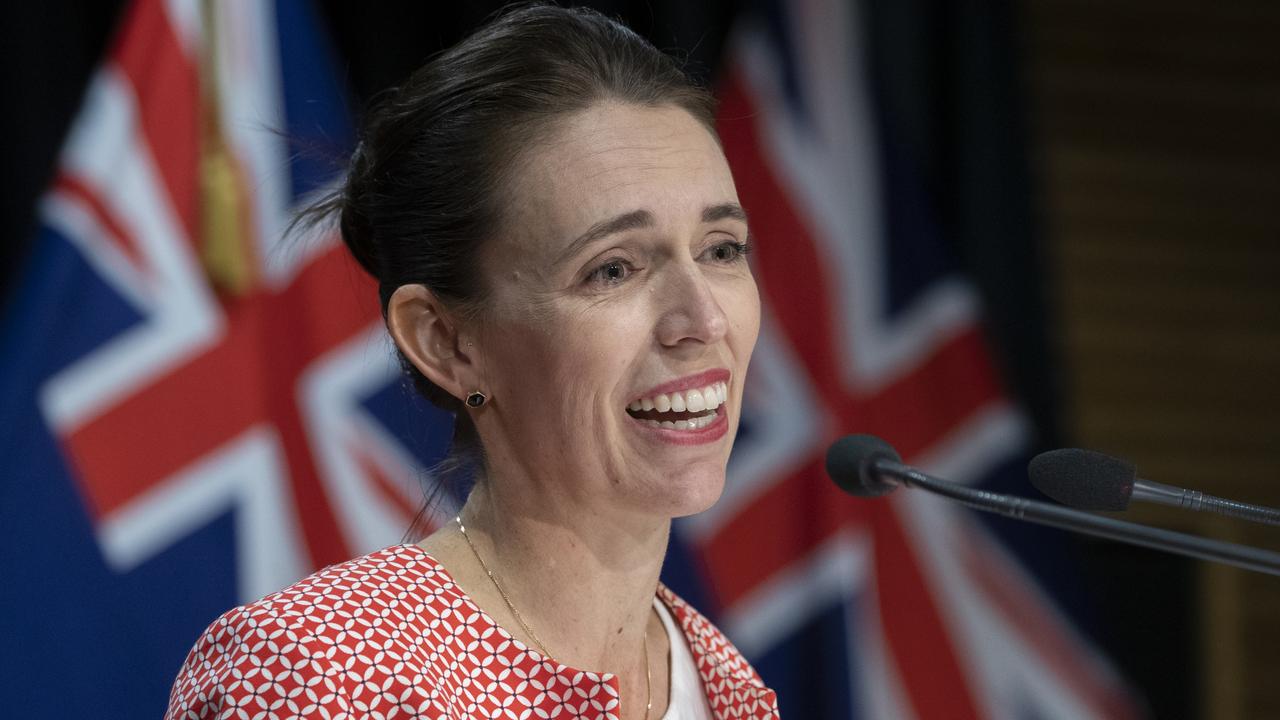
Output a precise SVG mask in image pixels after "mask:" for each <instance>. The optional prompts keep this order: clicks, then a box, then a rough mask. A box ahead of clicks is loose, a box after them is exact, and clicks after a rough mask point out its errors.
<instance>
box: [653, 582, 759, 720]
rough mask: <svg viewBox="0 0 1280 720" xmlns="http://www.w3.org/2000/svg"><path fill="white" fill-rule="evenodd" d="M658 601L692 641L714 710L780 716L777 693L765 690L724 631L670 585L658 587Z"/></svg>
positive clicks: (756, 715) (757, 675)
mask: <svg viewBox="0 0 1280 720" xmlns="http://www.w3.org/2000/svg"><path fill="white" fill-rule="evenodd" d="M658 598H659V599H660V600H662V602H663V603H664V604H665V605H666V606H667V608H668V609H669V610H670V611H671V615H672V617H674V618H675V620H676V623H677V624H678V625H679V626H680V629H681V631H682V632H683V633H684V636H685V639H686V640H688V642H689V649H690V651H691V652H692V654H693V659H694V662H695V663H696V664H697V666H698V674H699V675H701V676H702V682H703V686H704V687H705V688H706V690H707V699H708V701H709V702H710V703H711V707H712V709H713V710H716V711H719V710H721V709H722V708H724V707H726V706H727V707H732V708H734V709H735V711H737V712H738V713H745V714H740V715H738V716H741V717H777V712H778V701H777V696H776V694H775V693H774V691H773V690H770V689H769V688H767V687H765V684H764V681H762V680H761V679H760V675H759V674H758V673H756V670H755V668H753V667H751V663H749V662H747V659H746V658H745V657H743V655H742V653H741V652H739V651H738V648H736V647H734V645H733V643H732V642H730V641H729V638H728V637H726V636H725V634H724V633H723V632H721V631H720V628H718V627H716V626H715V624H714V623H712V622H711V620H709V619H707V617H706V616H704V615H703V614H702V613H700V612H698V611H697V610H696V609H694V607H693V606H692V605H690V604H689V603H687V602H685V601H684V599H683V598H681V597H680V596H679V595H676V594H675V593H674V592H672V591H671V589H670V588H668V587H667V586H666V585H659V586H658Z"/></svg>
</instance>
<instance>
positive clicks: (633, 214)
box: [169, 7, 777, 720]
mask: <svg viewBox="0 0 1280 720" xmlns="http://www.w3.org/2000/svg"><path fill="white" fill-rule="evenodd" d="M315 212H316V213H317V214H318V215H324V214H327V213H330V212H335V213H338V214H340V216H341V229H342V235H343V238H344V240H345V241H346V242H347V244H348V246H349V247H350V248H351V250H352V252H353V253H354V254H355V257H356V258H357V259H358V260H359V261H360V263H361V264H362V265H363V266H364V268H365V269H366V270H368V271H369V272H370V273H371V274H372V275H374V276H375V277H376V278H377V279H378V282H379V285H380V288H381V290H380V295H381V301H382V306H383V309H384V313H385V316H386V320H387V327H388V329H389V331H390V333H391V336H392V337H393V338H394V340H395V343H396V347H397V348H398V350H399V352H400V354H401V359H402V360H403V362H404V365H405V368H406V371H407V372H409V373H410V374H411V375H412V376H413V378H414V380H415V381H416V384H417V386H418V388H419V389H420V390H421V391H422V392H423V393H424V394H425V395H426V396H427V397H428V398H430V399H431V400H432V401H433V402H435V403H437V404H439V405H441V406H442V407H445V408H447V409H450V410H452V411H454V412H456V413H457V423H456V427H455V437H454V447H453V452H454V453H463V454H469V455H470V457H471V458H472V460H473V464H474V465H475V466H476V467H477V468H478V470H477V475H478V478H477V481H476V484H475V487H474V489H473V490H472V492H471V494H470V496H469V497H468V499H467V501H466V503H465V505H464V507H463V509H462V511H461V513H460V515H459V517H458V518H457V519H456V520H455V521H454V522H453V523H450V524H448V525H446V526H445V527H443V528H441V529H440V530H439V531H437V532H435V533H434V534H432V535H431V536H429V537H427V538H426V539H424V540H422V541H421V542H420V543H418V544H417V545H406V546H400V547H393V548H388V549H386V550H382V551H379V552H376V553H373V554H371V555H368V556H365V557H363V558H358V559H356V560H353V561H350V562H347V563H344V564H341V565H337V566H334V567H331V568H328V569H326V570H323V571H321V572H319V573H317V574H315V575H313V576H311V577H309V578H306V579H304V580H302V581H301V582H299V583H297V584H296V585H294V586H292V587H290V588H287V589H286V590H284V591H282V592H280V593H276V594H274V595H271V596H268V597H267V598H264V599H263V600H261V601H259V602H257V603H253V604H251V605H248V606H246V607H243V608H237V609H235V610H232V611H231V612H229V613H227V614H226V615H224V616H223V617H222V618H220V619H219V620H218V621H217V622H215V623H214V624H213V625H212V626H211V627H210V628H209V630H208V631H206V633H205V635H204V636H203V637H202V638H201V640H200V641H199V642H198V643H197V645H196V647H195V648H194V649H193V650H192V652H191V654H190V656H189V657H188V659H187V663H186V665H185V667H184V668H183V670H182V673H181V674H180V676H179V678H178V681H177V684H176V685H175V687H174V691H173V695H172V698H171V704H170V710H169V716H170V717H174V718H179V717H238V716H240V715H239V714H238V713H240V712H241V711H243V713H244V715H245V716H246V717H259V716H262V717H295V716H312V715H314V716H316V717H338V716H347V717H366V716H369V717H391V716H393V715H395V716H402V717H432V718H436V717H440V718H444V717H447V718H464V717H526V716H528V717H593V718H595V717H599V718H606V717H607V718H621V719H622V720H633V719H635V720H638V719H640V718H655V719H656V718H663V717H669V718H710V717H775V716H776V713H777V710H776V702H775V698H774V696H773V693H772V691H770V690H767V689H766V688H765V687H764V686H763V685H762V684H761V683H760V680H759V678H758V677H757V676H756V674H755V672H754V671H753V670H752V669H751V668H750V666H749V665H748V664H747V663H746V661H745V660H743V658H742V657H741V656H740V655H739V654H738V653H737V651H736V650H735V649H734V648H733V647H732V646H731V645H729V644H728V643H727V641H726V640H725V639H724V637H723V636H722V635H721V634H720V633H719V631H717V630H716V629H715V628H714V627H712V626H711V625H710V623H708V622H707V621H706V620H705V619H704V618H702V617H701V616H700V615H698V614H697V612H696V611H694V610H693V609H691V608H689V607H688V606H687V605H685V604H684V603H683V602H682V601H681V600H680V599H679V598H677V597H676V596H675V595H674V594H672V593H671V592H670V591H669V590H667V589H666V588H664V587H662V586H661V585H660V584H659V582H658V575H659V571H660V569H661V563H662V558H663V556H664V553H665V550H666V546H667V540H668V535H669V531H670V525H671V519H672V518H674V517H678V516H682V515H689V514H692V513H696V512H699V511H701V510H704V509H706V508H707V507H709V506H710V505H711V504H712V503H713V502H714V501H715V500H716V498H717V497H718V496H719V494H720V492H721V489H722V486H723V483H724V474H725V464H726V462H727V459H728V456H729V450H730V447H731V445H732V439H733V436H734V433H735V431H736V428H737V423H738V416H739V408H740V398H741V394H742V387H743V378H744V376H745V373H746V370H747V362H748V360H749V358H750V355H751V350H752V347H753V345H754V343H755V339H756V334H757V331H758V327H759V319H760V307H759V298H758V295H757V292H756V287H755V282H754V280H753V279H752V276H751V271H750V269H749V268H748V266H747V263H746V259H745V253H746V252H747V250H748V244H749V240H748V233H747V225H746V218H745V216H744V214H743V212H742V209H741V208H740V207H739V205H738V201H737V195H736V192H735V190H734V184H733V179H732V177H731V176H730V173H729V169H728V166H727V164H726V162H725V159H724V155H723V153H722V152H721V150H720V147H719V144H718V142H717V139H716V137H715V134H714V130H713V128H712V114H711V102H710V99H709V97H708V96H707V95H706V94H705V92H704V91H702V90H700V89H698V88H696V87H694V86H692V85H691V84H690V83H689V81H688V80H687V78H686V77H685V76H684V75H683V74H682V73H681V71H680V70H679V69H678V68H677V67H676V66H675V64H674V63H673V62H672V61H671V60H670V59H669V58H667V57H666V56H664V55H662V54H661V53H659V52H658V51H656V50H655V49H654V48H653V47H652V46H650V45H648V44H647V43H645V42H644V41H643V40H641V39H639V38H638V37H637V36H635V35H634V34H633V33H631V32H630V31H629V30H627V29H625V28H623V27H621V26H619V25H618V24H616V23H614V22H612V21H610V20H608V19H606V18H604V17H602V16H600V15H598V14H596V13H593V12H589V11H583V10H563V9H559V8H552V7H532V8H524V9H521V10H517V11H514V12H512V13H509V14H507V15H505V16H504V17H502V18H500V19H498V20H497V21H495V22H494V23H492V24H490V25H489V26H487V27H486V28H484V29H482V30H480V31H479V32H477V33H476V34H475V35H473V36H471V37H470V38H468V39H467V40H466V41H464V42H463V43H462V44H460V45H459V46H457V47H455V48H453V49H452V50H450V51H449V52H447V53H445V54H443V55H442V56H440V57H438V58H437V59H435V60H434V61H432V62H431V63H430V64H428V65H427V66H426V67H424V68H422V69H421V70H419V71H418V72H417V73H416V74H415V75H414V76H413V77H412V78H410V80H409V81H408V82H407V83H406V84H405V85H404V86H403V87H401V88H399V89H398V90H397V91H396V92H395V93H394V95H392V96H391V97H390V98H388V99H386V100H385V101H384V102H383V103H382V104H381V105H380V106H379V107H378V108H377V109H376V111H375V112H374V113H373V114H371V116H370V117H369V118H367V120H366V127H365V129H364V131H363V133H362V142H361V144H360V146H359V148H358V149H357V151H356V155H355V157H354V159H353V161H352V165H351V169H350V173H349V176H348V179H347V182H346V186H345V187H344V188H343V189H342V190H341V191H340V192H339V193H338V194H336V195H335V196H334V197H333V198H331V199H330V200H329V201H327V202H326V203H324V204H322V205H321V206H320V207H319V208H318V209H317V210H316V211H315Z"/></svg>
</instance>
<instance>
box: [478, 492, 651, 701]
mask: <svg viewBox="0 0 1280 720" xmlns="http://www.w3.org/2000/svg"><path fill="white" fill-rule="evenodd" d="M453 520H454V522H456V523H458V531H459V532H461V533H462V539H463V540H466V541H467V547H469V548H471V554H472V555H475V556H476V562H478V563H480V567H481V568H483V569H484V572H485V574H486V575H488V576H489V581H490V582H492V583H493V586H494V587H495V588H497V590H498V594H499V595H501V596H502V602H504V603H506V604H507V609H508V610H510V611H511V614H512V615H514V616H515V618H516V622H518V623H520V627H521V628H522V629H523V630H524V632H525V634H526V635H528V636H529V637H531V638H533V642H534V643H535V644H536V645H537V646H538V650H540V651H542V654H543V655H544V656H546V657H548V658H550V657H551V653H550V652H547V646H546V645H544V644H543V643H542V640H540V639H539V638H538V635H537V633H535V632H534V631H533V628H530V627H529V624H528V623H526V622H525V621H524V617H523V616H521V615H520V611H519V610H517V609H516V606H515V605H512V604H511V597H510V596H508V595H507V591H506V590H503V589H502V583H499V582H498V578H497V576H495V575H494V574H493V571H492V570H490V569H489V566H488V565H486V564H485V562H484V558H482V557H480V551H479V550H476V546H475V543H473V542H471V536H470V535H468V534H467V528H466V526H465V525H463V524H462V516H461V515H457V516H455V517H454V518H453ZM641 643H642V646H643V648H644V692H645V701H644V718H645V720H649V712H650V711H651V710H653V677H652V675H653V673H652V672H651V671H650V670H649V627H648V623H647V622H646V623H645V629H644V636H643V638H642V639H641Z"/></svg>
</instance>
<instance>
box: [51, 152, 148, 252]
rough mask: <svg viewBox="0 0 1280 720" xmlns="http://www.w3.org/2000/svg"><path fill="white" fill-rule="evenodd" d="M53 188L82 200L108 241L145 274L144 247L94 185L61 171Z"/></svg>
mask: <svg viewBox="0 0 1280 720" xmlns="http://www.w3.org/2000/svg"><path fill="white" fill-rule="evenodd" d="M53 188H54V191H55V192H62V193H66V194H67V195H68V196H70V197H72V198H74V199H75V200H78V201H79V202H81V203H82V204H83V205H84V207H85V209H86V210H88V211H89V214H91V215H92V216H93V219H94V220H95V221H96V222H97V223H98V226H99V227H101V228H102V230H103V231H104V232H105V233H106V236H107V242H110V243H111V244H112V245H113V246H114V247H115V248H116V249H117V250H119V251H120V254H121V255H123V256H124V257H125V259H126V260H127V261H128V262H129V264H131V265H133V267H134V269H135V270H137V271H138V272H139V274H145V272H146V264H145V263H144V262H143V259H142V249H141V248H139V247H138V243H137V241H136V240H135V239H134V237H133V235H132V234H130V233H129V232H128V231H127V230H125V228H124V225H122V224H121V223H120V221H119V220H118V219H117V218H116V216H115V214H114V213H112V211H111V209H110V208H108V207H107V205H106V203H104V202H102V198H100V197H99V196H98V193H97V192H95V191H94V189H93V188H92V187H90V186H89V185H86V184H85V183H84V182H83V181H81V180H80V178H78V177H75V176H74V175H70V174H68V173H66V172H61V173H58V176H57V177H56V178H55V179H54V181H53Z"/></svg>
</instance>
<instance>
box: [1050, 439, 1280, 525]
mask: <svg viewBox="0 0 1280 720" xmlns="http://www.w3.org/2000/svg"><path fill="white" fill-rule="evenodd" d="M1027 473H1028V474H1029V475H1030V476H1031V484H1032V485H1034V486H1035V487H1036V489H1037V490H1039V491H1040V492H1042V493H1044V494H1045V495H1048V496H1049V497H1051V498H1053V499H1054V500H1057V501H1058V502H1060V503H1062V504H1063V505H1069V506H1071V507H1073V508H1076V509H1078V510H1124V509H1127V508H1128V507H1129V501H1130V500H1139V501H1142V502H1153V503H1160V504H1162V505H1172V506H1173V507H1179V508H1186V509H1188V510H1197V511H1199V510H1204V511H1209V512H1216V513H1219V514H1222V515H1229V516H1231V517H1234V518H1239V519H1241V520H1249V521H1252V522H1257V523H1263V524H1265V525H1280V510H1276V509H1274V508H1269V507H1266V506H1264V505H1251V504H1249V503H1242V502H1237V501H1235V500H1227V499H1226V498H1220V497H1214V496H1213V495H1206V494H1204V493H1202V492H1200V491H1198V490H1188V489H1186V488H1180V487H1174V486H1173V485H1165V484H1164V483H1158V482H1152V481H1151V480H1143V479H1142V478H1140V477H1138V474H1137V472H1136V471H1135V470H1134V467H1133V465H1131V464H1130V463H1127V462H1125V461H1124V460H1121V459H1120V458H1115V457H1111V456H1110V455H1105V454H1103V453H1100V452H1094V451H1093V450H1081V449H1080V448H1064V449H1061V450H1050V451H1048V452H1043V453H1040V454H1039V455H1037V456H1035V457H1034V458H1031V463H1030V464H1029V465H1028V466H1027Z"/></svg>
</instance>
